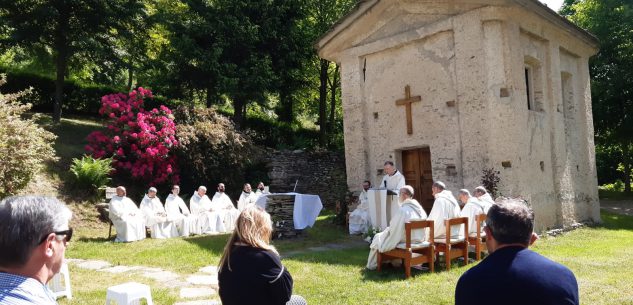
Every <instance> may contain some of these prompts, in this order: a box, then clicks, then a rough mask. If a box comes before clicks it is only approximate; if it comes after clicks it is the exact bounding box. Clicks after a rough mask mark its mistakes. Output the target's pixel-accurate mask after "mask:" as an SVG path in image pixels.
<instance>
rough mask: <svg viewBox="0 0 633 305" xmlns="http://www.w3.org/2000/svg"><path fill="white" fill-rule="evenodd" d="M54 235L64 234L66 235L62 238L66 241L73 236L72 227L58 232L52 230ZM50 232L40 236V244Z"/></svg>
mask: <svg viewBox="0 0 633 305" xmlns="http://www.w3.org/2000/svg"><path fill="white" fill-rule="evenodd" d="M52 233H53V234H55V235H66V237H65V238H64V240H65V241H66V242H69V241H70V239H71V238H72V237H73V229H72V228H69V229H68V230H64V231H59V232H52ZM50 234H51V233H48V234H46V235H44V237H42V240H40V244H41V243H43V242H44V241H45V240H46V239H47V238H48V235H50Z"/></svg>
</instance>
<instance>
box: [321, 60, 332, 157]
mask: <svg viewBox="0 0 633 305" xmlns="http://www.w3.org/2000/svg"><path fill="white" fill-rule="evenodd" d="M320 67H321V71H320V74H319V78H320V81H321V84H320V86H319V144H321V146H325V144H326V143H327V134H326V129H327V122H326V108H327V81H328V79H329V76H328V73H327V72H328V69H329V67H330V62H329V61H327V60H325V59H321V60H320Z"/></svg>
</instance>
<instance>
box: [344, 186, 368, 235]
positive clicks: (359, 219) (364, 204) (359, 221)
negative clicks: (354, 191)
mask: <svg viewBox="0 0 633 305" xmlns="http://www.w3.org/2000/svg"><path fill="white" fill-rule="evenodd" d="M358 202H359V204H358V206H357V207H356V209H355V210H354V211H353V212H352V213H351V214H350V215H349V234H361V233H365V232H367V229H369V227H370V226H371V219H370V217H369V199H368V198H367V191H365V190H362V191H361V192H360V195H358Z"/></svg>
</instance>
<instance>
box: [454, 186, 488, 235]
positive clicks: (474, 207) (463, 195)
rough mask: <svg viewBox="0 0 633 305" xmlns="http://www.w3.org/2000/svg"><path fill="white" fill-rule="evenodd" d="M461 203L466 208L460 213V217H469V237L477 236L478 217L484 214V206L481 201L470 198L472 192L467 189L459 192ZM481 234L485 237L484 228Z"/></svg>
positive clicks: (481, 229)
mask: <svg viewBox="0 0 633 305" xmlns="http://www.w3.org/2000/svg"><path fill="white" fill-rule="evenodd" d="M458 197H459V201H461V202H463V203H464V208H463V209H462V211H461V212H460V217H468V236H471V237H474V236H477V226H478V224H477V216H479V215H481V214H485V213H484V206H483V205H482V204H481V202H480V201H479V199H477V198H475V197H472V196H470V192H469V191H468V190H466V189H462V190H459V195H458ZM480 232H481V234H482V235H484V236H485V234H484V230H483V226H482V227H481V228H480Z"/></svg>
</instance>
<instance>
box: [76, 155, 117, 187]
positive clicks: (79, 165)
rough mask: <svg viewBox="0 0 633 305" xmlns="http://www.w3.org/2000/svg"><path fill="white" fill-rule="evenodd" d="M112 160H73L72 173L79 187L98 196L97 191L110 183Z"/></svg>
mask: <svg viewBox="0 0 633 305" xmlns="http://www.w3.org/2000/svg"><path fill="white" fill-rule="evenodd" d="M112 170H113V168H112V158H105V159H95V158H93V157H91V156H83V157H82V158H81V159H76V158H74V159H73V163H72V165H71V166H70V173H71V174H72V177H73V178H74V183H75V185H76V186H77V187H79V188H82V189H86V190H88V191H89V192H91V193H92V195H93V196H96V195H97V190H98V189H99V188H102V187H104V186H106V185H107V184H108V182H110V180H112V179H110V177H109V175H110V173H111V172H112Z"/></svg>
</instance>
